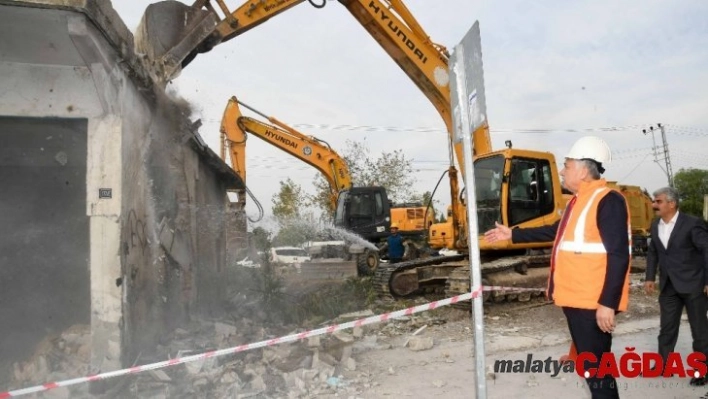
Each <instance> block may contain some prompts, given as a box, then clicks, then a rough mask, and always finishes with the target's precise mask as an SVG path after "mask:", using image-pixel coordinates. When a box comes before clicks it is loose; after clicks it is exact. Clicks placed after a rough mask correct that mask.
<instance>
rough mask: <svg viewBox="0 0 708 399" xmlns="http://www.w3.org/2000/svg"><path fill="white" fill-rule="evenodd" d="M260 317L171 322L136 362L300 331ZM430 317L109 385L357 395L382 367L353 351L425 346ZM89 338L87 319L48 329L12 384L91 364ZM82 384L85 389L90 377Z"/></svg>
mask: <svg viewBox="0 0 708 399" xmlns="http://www.w3.org/2000/svg"><path fill="white" fill-rule="evenodd" d="M371 315H373V313H372V312H371V311H370V310H367V311H364V312H357V313H350V314H347V315H342V316H340V317H339V318H337V321H338V322H340V321H341V322H344V321H346V320H355V319H360V318H364V317H368V316H371ZM259 318H260V316H254V318H253V319H251V318H249V317H248V316H247V315H246V314H239V315H238V317H234V318H233V319H232V320H233V321H232V320H228V319H227V320H223V319H221V320H218V321H206V320H193V321H192V322H191V323H189V324H188V325H186V326H182V327H181V328H176V329H174V331H172V333H171V334H170V335H169V336H168V337H166V338H165V339H164V340H163V341H162V343H161V344H160V345H159V346H158V347H157V349H156V353H151V354H146V353H141V354H140V355H139V356H138V357H137V359H136V360H135V365H140V364H148V363H153V362H158V361H162V360H164V359H173V358H183V357H185V356H190V355H195V354H199V353H204V352H207V351H211V350H216V349H223V348H229V347H234V346H238V345H243V344H247V343H252V342H259V341H263V340H266V339H272V338H275V337H278V336H282V335H287V334H296V333H299V332H302V331H303V330H302V329H300V330H296V329H294V328H293V326H279V327H271V328H270V329H269V328H266V327H264V326H263V324H262V321H261V320H259ZM434 324H436V323H435V321H434V319H432V318H431V317H427V316H422V317H418V316H414V317H406V318H403V319H402V320H397V321H393V322H391V323H389V324H385V325H380V326H377V327H376V329H371V330H369V329H366V328H361V327H357V328H354V329H352V330H346V331H338V332H336V333H333V334H327V335H321V336H317V337H310V338H308V339H306V340H302V341H296V342H293V343H286V344H279V345H273V346H268V347H265V348H261V349H256V350H250V351H246V352H241V353H236V354H234V355H230V356H224V357H217V358H213V357H212V358H207V359H201V360H197V361H192V362H188V363H184V366H182V365H180V366H175V367H168V368H164V369H158V370H151V371H149V372H145V373H138V374H135V375H134V376H133V377H131V378H132V380H131V382H130V384H124V385H122V386H116V387H115V388H113V389H112V390H110V391H111V392H110V394H111V395H110V396H113V397H135V396H136V395H138V396H145V397H147V396H149V397H155V398H162V397H165V398H167V397H173V395H174V394H175V393H176V392H179V393H181V394H183V395H184V396H180V397H230V398H254V397H283V398H298V399H301V398H302V399H304V398H310V397H318V396H338V397H345V398H346V397H351V398H358V397H361V396H362V391H363V392H365V389H368V388H373V387H377V386H379V383H378V382H376V381H374V378H377V377H379V375H377V374H372V373H370V372H369V371H367V370H362V371H360V370H358V364H357V360H356V359H355V357H356V356H358V355H360V354H362V353H364V352H367V351H372V350H381V349H391V348H393V345H392V342H394V340H393V338H394V337H397V336H410V338H409V340H410V342H409V348H410V349H411V350H426V349H430V348H432V347H433V340H432V338H426V337H421V336H420V334H421V333H422V332H423V331H425V329H426V328H428V326H429V325H434ZM382 331H383V333H382ZM90 342H91V336H90V327H89V326H86V325H84V326H73V327H71V328H69V329H67V330H66V331H63V332H61V333H57V334H52V335H50V336H47V337H46V338H45V339H44V340H43V341H42V342H40V344H38V345H37V347H36V350H35V352H34V355H33V356H31V357H30V358H29V359H28V360H27V361H25V362H18V363H15V364H14V367H13V376H11V377H12V379H13V381H12V383H11V384H10V385H14V386H29V385H35V384H40V383H45V382H47V381H56V380H64V379H70V378H76V377H79V376H82V375H88V374H91V373H93V372H96V370H89V369H88V365H90V364H91V355H92V354H91V346H90ZM388 374H391V375H395V374H396V370H395V369H394V368H393V367H388ZM84 389H86V390H87V389H88V385H87V386H86V387H85V388H84ZM53 391H54V392H55V393H53V395H55V396H53V397H57V398H64V397H76V396H77V395H76V393H77V392H79V391H77V388H75V387H73V388H70V389H61V390H53Z"/></svg>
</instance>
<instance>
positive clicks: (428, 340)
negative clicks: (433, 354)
mask: <svg viewBox="0 0 708 399" xmlns="http://www.w3.org/2000/svg"><path fill="white" fill-rule="evenodd" d="M433 345H434V344H433V338H432V337H411V338H410V340H409V341H408V348H409V349H410V350H412V351H416V352H418V351H424V350H428V349H431V348H432V347H433Z"/></svg>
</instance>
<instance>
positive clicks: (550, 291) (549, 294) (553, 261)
mask: <svg viewBox="0 0 708 399" xmlns="http://www.w3.org/2000/svg"><path fill="white" fill-rule="evenodd" d="M577 199H578V196H577V195H574V196H573V198H571V200H570V202H568V206H566V207H565V212H563V217H562V218H561V221H560V223H559V224H558V231H557V232H556V239H555V240H554V241H553V249H552V251H553V253H552V254H551V271H550V273H549V274H548V288H547V289H546V297H547V298H548V300H550V301H552V300H553V272H554V271H555V269H556V248H557V247H558V243H559V242H560V240H561V237H563V232H565V226H566V225H567V224H568V219H570V211H571V210H572V209H573V205H575V200H577Z"/></svg>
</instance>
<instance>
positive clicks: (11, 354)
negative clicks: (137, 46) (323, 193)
mask: <svg viewBox="0 0 708 399" xmlns="http://www.w3.org/2000/svg"><path fill="white" fill-rule="evenodd" d="M0 36H2V37H3V40H1V41H0V187H2V188H1V189H0V192H1V193H2V194H1V195H0V225H2V226H3V229H2V230H3V231H2V233H0V320H3V323H1V325H2V327H0V336H2V337H3V339H2V340H1V341H0V359H2V360H1V361H0V381H5V378H6V376H7V375H8V374H9V373H10V369H11V367H12V363H14V362H16V361H18V360H20V359H24V358H27V357H28V356H31V355H32V351H33V348H34V347H35V346H36V345H37V343H38V342H40V341H41V340H42V339H43V338H44V337H46V336H48V335H51V334H58V333H60V332H62V331H64V330H66V329H67V328H69V327H71V326H74V325H86V326H89V327H88V328H89V329H90V336H91V341H90V367H89V369H88V370H86V371H87V373H96V372H101V371H110V370H115V369H119V368H122V367H125V366H130V365H132V364H134V363H135V362H136V360H137V359H138V358H139V356H140V354H141V353H142V354H144V353H149V352H150V351H151V350H152V349H153V348H154V347H155V345H156V343H157V342H158V341H159V340H160V338H161V337H162V336H164V335H165V334H166V333H168V332H169V331H171V330H173V329H174V328H176V327H177V326H179V325H181V324H183V323H186V322H187V321H188V320H189V319H190V318H193V317H195V316H202V315H218V313H219V311H220V303H221V302H222V301H223V300H224V295H225V289H226V287H225V286H224V285H225V282H224V281H225V280H224V278H223V275H224V273H225V269H226V267H227V263H228V262H227V259H226V257H227V255H226V254H227V253H229V251H231V252H230V253H234V252H239V251H240V250H243V251H245V250H246V246H247V244H246V223H245V218H244V217H243V209H242V208H241V207H240V206H239V205H234V204H232V203H230V202H229V200H228V198H227V195H226V194H227V191H229V190H242V189H243V188H244V187H243V182H242V181H241V180H240V179H239V178H238V176H237V175H236V174H235V173H234V172H233V171H232V170H231V169H230V168H229V167H228V166H227V165H226V164H225V163H224V162H223V161H222V160H221V159H220V158H219V157H218V156H217V155H216V154H215V153H214V152H213V151H211V150H210V149H209V148H208V147H207V146H206V145H205V144H204V142H203V141H202V140H201V139H200V137H199V134H198V132H197V131H196V128H197V126H195V124H193V122H192V121H191V120H190V118H189V112H188V107H187V106H186V105H185V104H180V103H178V102H175V101H173V100H171V99H170V98H169V96H168V95H167V94H166V93H165V91H164V89H163V88H161V87H160V86H159V85H157V84H155V83H154V82H153V81H152V79H151V78H150V74H149V73H148V72H147V71H145V70H144V68H143V67H142V66H141V65H142V64H141V62H140V56H139V55H136V54H135V52H134V50H133V49H134V44H133V36H132V34H131V33H130V31H129V30H128V29H127V28H126V26H125V25H124V24H123V22H122V20H121V19H120V17H119V16H118V15H117V14H116V13H115V11H114V10H113V8H112V7H111V3H110V2H109V1H102V0H95V1H92V0H32V1H22V0H17V1H10V0H0ZM227 242H228V243H235V246H236V248H233V247H230V248H229V249H228V251H227V248H226V247H227ZM237 257H238V256H236V258H237ZM3 385H4V384H3Z"/></svg>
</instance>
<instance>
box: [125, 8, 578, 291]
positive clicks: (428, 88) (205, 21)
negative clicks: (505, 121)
mask: <svg viewBox="0 0 708 399" xmlns="http://www.w3.org/2000/svg"><path fill="white" fill-rule="evenodd" d="M309 2H310V4H312V5H313V6H316V7H318V8H321V7H322V6H324V5H325V0H322V3H316V2H315V1H314V0H309ZM175 3H176V2H173V1H166V2H161V3H157V4H154V5H151V6H150V7H153V6H155V7H154V8H152V9H150V8H148V10H147V12H146V15H145V16H144V17H143V21H142V23H141V29H140V32H139V36H140V37H139V39H140V40H139V42H143V43H148V44H150V43H157V42H159V43H160V45H159V46H157V47H159V48H158V49H157V50H155V49H153V50H151V52H148V53H150V54H152V56H153V57H155V60H157V61H156V62H157V63H158V64H160V65H162V66H164V68H163V69H164V70H165V73H166V74H169V73H170V71H171V69H170V68H173V69H174V70H177V69H179V65H181V66H185V65H187V64H188V63H189V61H191V59H192V58H193V57H195V56H196V55H197V54H198V53H200V52H206V51H209V50H210V49H211V48H212V47H214V46H216V45H218V44H220V43H223V42H225V41H227V40H229V39H232V38H234V37H236V36H238V35H240V34H241V33H244V32H246V31H248V30H249V29H252V28H253V27H255V26H258V25H259V24H261V23H263V22H265V21H267V20H269V19H270V18H271V17H274V16H276V15H278V14H280V13H282V12H283V11H285V10H287V9H290V8H291V7H294V6H295V5H298V4H301V3H304V0H258V1H256V0H252V1H248V2H247V3H245V4H243V5H242V6H240V7H239V8H237V9H235V10H234V11H231V10H229V9H228V7H227V6H226V5H225V4H224V2H223V1H222V0H215V3H216V4H217V7H218V10H217V7H214V6H213V5H212V2H211V1H209V0H198V1H197V2H196V3H195V4H194V5H193V6H192V7H188V6H185V5H183V4H181V3H177V4H175ZM339 3H340V4H342V5H343V6H344V7H345V8H346V9H347V10H348V11H349V12H350V13H351V14H352V16H353V17H354V19H356V20H357V21H358V22H359V24H361V26H362V27H364V28H365V29H366V30H367V31H368V32H369V33H370V34H371V36H372V37H373V38H374V40H376V41H377V42H378V43H379V44H380V45H381V47H382V48H383V49H384V50H385V51H386V52H387V53H388V54H389V55H390V56H391V58H392V59H393V60H394V61H395V62H396V63H397V64H398V65H399V66H400V67H401V69H402V70H403V71H404V72H405V73H406V74H407V75H408V76H409V77H410V78H411V80H412V81H413V82H414V83H415V84H416V85H417V86H418V88H420V90H421V91H422V92H423V93H424V94H425V96H426V97H427V98H428V99H429V100H430V101H431V103H432V104H433V106H434V107H435V108H436V110H437V111H438V113H439V114H440V116H441V117H442V119H443V121H444V123H445V126H446V128H447V131H448V133H449V134H448V136H449V137H448V143H449V148H450V154H454V158H455V159H453V156H452V155H451V156H450V166H449V168H448V177H449V181H450V195H451V206H450V211H449V217H448V219H447V221H446V222H445V223H443V224H435V225H432V226H431V227H430V228H429V240H428V241H429V243H430V246H431V247H433V248H440V249H442V248H447V249H451V250H455V251H457V252H459V253H460V255H457V256H438V257H428V258H425V259H411V260H408V261H405V262H401V263H397V264H393V265H383V264H382V265H381V266H380V267H377V268H376V272H375V278H374V282H375V285H376V289H377V290H378V292H379V294H381V295H383V296H393V297H400V296H407V295H410V294H413V293H416V292H419V291H420V290H422V289H426V288H427V287H436V288H437V287H440V286H441V285H443V286H445V285H446V286H447V290H448V293H450V294H452V293H459V292H468V291H469V285H470V278H469V273H468V270H467V268H466V267H465V266H468V262H467V261H465V258H466V256H467V253H468V246H467V239H468V237H467V231H468V229H467V215H466V209H465V206H464V204H463V203H462V200H461V195H460V194H461V193H460V188H459V183H458V172H457V168H456V167H455V161H456V162H457V164H458V165H459V166H460V169H461V170H462V171H464V158H463V152H462V144H461V143H459V142H455V141H454V140H453V134H452V124H453V119H452V112H451V101H450V86H449V81H450V78H449V72H448V71H449V65H448V61H449V53H448V51H447V50H446V49H445V47H444V46H442V45H439V44H436V43H434V42H433V41H432V40H431V39H430V38H429V36H428V35H427V34H426V32H425V31H424V30H423V28H422V27H421V26H420V24H419V23H418V22H417V21H416V19H415V18H414V17H413V15H412V14H411V12H410V11H409V10H408V8H407V7H406V6H405V4H404V3H403V1H401V0H339ZM162 8H165V9H169V8H171V9H172V10H170V11H165V12H163V11H161V10H162ZM219 10H220V11H221V12H222V13H223V17H220V16H219V14H218V11H219ZM168 15H169V17H166V16H168ZM160 20H172V22H173V23H174V22H175V21H179V24H180V26H179V27H178V28H177V29H176V31H178V32H179V33H181V34H174V31H175V30H170V29H159V28H158V29H156V27H158V26H159V24H160ZM209 26H211V27H212V30H211V31H210V32H209V31H208V29H209V28H208V27H209ZM150 35H153V36H152V37H151V36H150ZM178 64H179V65H178ZM480 73H481V71H480ZM471 133H472V134H471V135H472V140H473V152H474V157H475V161H474V162H475V165H474V170H475V172H474V173H475V182H476V187H475V190H476V194H477V195H476V201H477V209H478V224H479V225H478V230H479V231H480V232H484V231H486V230H487V229H489V228H490V227H492V226H493V225H494V222H495V221H500V222H502V223H503V224H505V225H508V226H510V227H517V226H518V227H533V226H542V225H552V224H554V223H555V222H556V221H558V220H559V219H560V215H561V213H562V210H563V209H564V206H565V201H566V198H565V197H564V195H563V194H562V191H561V185H560V179H559V174H558V171H557V168H556V162H555V158H554V156H553V155H552V154H550V153H547V152H539V151H530V150H522V149H515V148H513V147H512V145H511V144H510V142H509V144H508V145H507V146H506V148H504V149H502V150H498V151H492V146H491V139H490V136H489V128H488V125H487V124H486V121H485V123H484V124H483V125H482V126H480V127H479V128H477V129H476V130H475V131H474V132H471ZM463 178H464V176H463ZM373 198H374V197H373V196H372V195H371V193H367V192H359V193H356V194H355V193H354V192H352V193H350V194H349V195H347V196H341V195H340V197H339V199H338V204H337V210H336V212H335V222H336V223H338V224H339V225H342V226H347V225H348V227H350V228H351V227H356V226H357V224H358V223H360V224H361V225H370V223H369V221H368V220H370V216H371V215H355V214H352V207H351V206H348V205H349V204H351V203H352V202H355V201H358V202H364V203H366V204H367V206H366V210H367V211H368V212H376V211H377V210H376V207H375V205H374V204H375V200H373ZM366 217H369V219H366ZM375 228H377V229H380V228H381V226H375ZM376 233H385V231H380V232H376ZM551 246H552V243H551V242H538V243H528V244H513V243H511V242H503V243H497V244H493V245H490V244H487V243H486V242H485V241H484V240H480V250H481V257H482V261H483V264H482V276H483V279H484V280H485V283H486V284H492V285H504V286H513V285H524V286H538V285H543V284H545V281H546V276H547V266H548V262H549V255H548V252H549V250H550V247H551ZM544 266H546V267H544ZM497 298H504V294H503V293H502V294H500V295H499V296H498V297H497Z"/></svg>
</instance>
